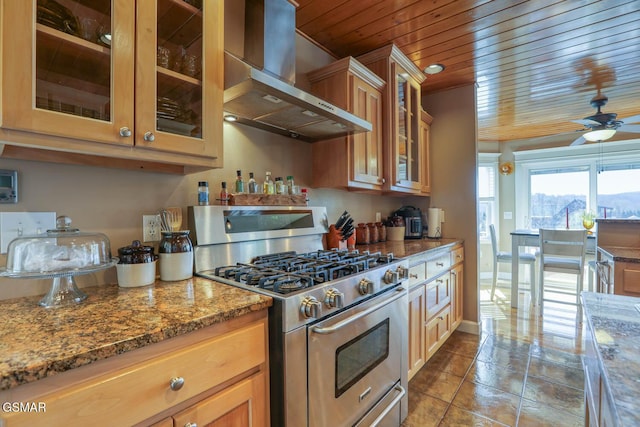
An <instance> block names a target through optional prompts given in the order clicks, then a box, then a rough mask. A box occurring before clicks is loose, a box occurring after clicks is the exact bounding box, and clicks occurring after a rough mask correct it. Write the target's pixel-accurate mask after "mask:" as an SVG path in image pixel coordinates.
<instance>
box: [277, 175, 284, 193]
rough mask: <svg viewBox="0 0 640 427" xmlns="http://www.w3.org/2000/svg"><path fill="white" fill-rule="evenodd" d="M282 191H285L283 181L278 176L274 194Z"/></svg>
mask: <svg viewBox="0 0 640 427" xmlns="http://www.w3.org/2000/svg"><path fill="white" fill-rule="evenodd" d="M284 193H285V187H284V181H283V180H282V177H281V176H279V177H277V178H276V194H284Z"/></svg>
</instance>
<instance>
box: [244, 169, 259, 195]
mask: <svg viewBox="0 0 640 427" xmlns="http://www.w3.org/2000/svg"><path fill="white" fill-rule="evenodd" d="M247 191H248V192H249V194H254V193H257V192H258V183H257V182H256V180H255V179H254V178H253V172H249V181H248V182H247Z"/></svg>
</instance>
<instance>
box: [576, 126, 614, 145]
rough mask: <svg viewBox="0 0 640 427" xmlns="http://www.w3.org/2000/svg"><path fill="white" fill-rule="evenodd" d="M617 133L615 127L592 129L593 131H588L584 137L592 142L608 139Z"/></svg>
mask: <svg viewBox="0 0 640 427" xmlns="http://www.w3.org/2000/svg"><path fill="white" fill-rule="evenodd" d="M615 134H616V130H615V129H600V130H592V131H591V132H587V133H585V134H584V135H582V136H583V137H584V139H586V140H587V141H590V142H598V141H606V140H607V139H609V138H611V137H612V136H613V135H615Z"/></svg>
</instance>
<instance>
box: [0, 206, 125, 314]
mask: <svg viewBox="0 0 640 427" xmlns="http://www.w3.org/2000/svg"><path fill="white" fill-rule="evenodd" d="M117 262H118V258H112V257H111V245H110V243H109V238H108V237H107V236H105V235H104V234H102V233H90V232H81V231H80V230H78V229H77V228H72V227H71V219H70V218H69V217H67V216H59V217H58V218H57V219H56V228H55V229H54V230H47V232H46V233H43V234H38V235H34V236H22V237H18V238H16V239H14V240H12V241H11V242H10V243H9V246H8V249H7V266H6V268H5V269H3V270H2V271H0V275H2V276H5V277H11V278H18V279H25V278H34V279H35V278H52V279H53V283H52V286H51V289H50V290H49V292H48V293H47V295H45V296H44V298H43V299H42V300H41V301H40V305H42V306H44V307H54V306H59V305H67V304H71V303H78V302H80V301H82V300H84V299H85V298H86V297H87V295H86V294H85V293H84V292H82V291H80V290H79V289H78V288H77V286H76V284H75V281H74V279H73V277H74V276H77V275H80V274H89V273H93V272H96V271H99V270H103V269H106V268H109V267H112V266H114V265H115V264H116V263H117Z"/></svg>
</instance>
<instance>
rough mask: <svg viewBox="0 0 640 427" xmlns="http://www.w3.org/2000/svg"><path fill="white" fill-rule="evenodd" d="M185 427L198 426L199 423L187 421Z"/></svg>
mask: <svg viewBox="0 0 640 427" xmlns="http://www.w3.org/2000/svg"><path fill="white" fill-rule="evenodd" d="M184 427H198V424H196V423H186V424H185V425H184Z"/></svg>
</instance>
